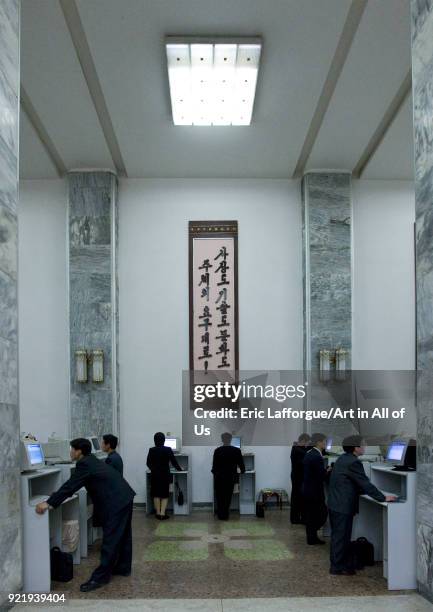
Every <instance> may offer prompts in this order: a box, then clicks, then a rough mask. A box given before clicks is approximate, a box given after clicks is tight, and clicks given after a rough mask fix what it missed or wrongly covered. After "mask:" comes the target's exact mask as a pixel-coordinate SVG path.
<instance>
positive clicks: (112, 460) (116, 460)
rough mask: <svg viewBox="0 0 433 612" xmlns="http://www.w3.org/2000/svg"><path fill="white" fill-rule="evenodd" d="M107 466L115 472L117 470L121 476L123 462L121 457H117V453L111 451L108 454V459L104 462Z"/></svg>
mask: <svg viewBox="0 0 433 612" xmlns="http://www.w3.org/2000/svg"><path fill="white" fill-rule="evenodd" d="M105 463H106V464H107V465H111V467H113V468H114V469H115V470H117V471H118V472H119V473H120V475H121V476H123V461H122V457H121V456H120V455H119V453H118V452H117V451H112V452H111V453H109V454H108V457H107V458H106V460H105Z"/></svg>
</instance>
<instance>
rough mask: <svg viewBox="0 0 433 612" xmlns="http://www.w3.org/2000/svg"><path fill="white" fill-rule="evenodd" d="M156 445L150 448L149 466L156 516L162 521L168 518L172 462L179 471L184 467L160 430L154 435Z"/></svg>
mask: <svg viewBox="0 0 433 612" xmlns="http://www.w3.org/2000/svg"><path fill="white" fill-rule="evenodd" d="M153 439H154V441H155V446H154V447H152V448H150V449H149V453H148V455H147V462H146V463H147V467H148V468H149V470H150V488H151V495H152V497H153V503H154V505H155V510H156V518H157V519H159V520H160V521H164V520H166V519H168V516H167V514H166V513H165V511H166V509H167V503H168V496H169V487H170V482H171V474H170V463H171V465H172V466H173V467H174V468H175V469H176V470H177V471H178V472H181V471H182V468H181V467H180V465H179V464H178V462H177V461H176V457H175V456H174V453H173V451H172V449H171V448H169V447H168V446H164V443H165V436H164V434H163V433H162V432H160V431H159V432H158V433H156V434H155V435H154V436H153Z"/></svg>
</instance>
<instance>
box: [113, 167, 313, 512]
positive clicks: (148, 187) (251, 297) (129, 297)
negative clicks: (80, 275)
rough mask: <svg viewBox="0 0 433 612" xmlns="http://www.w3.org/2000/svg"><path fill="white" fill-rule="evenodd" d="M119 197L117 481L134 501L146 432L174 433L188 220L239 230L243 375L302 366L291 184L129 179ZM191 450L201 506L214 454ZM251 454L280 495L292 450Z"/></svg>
mask: <svg viewBox="0 0 433 612" xmlns="http://www.w3.org/2000/svg"><path fill="white" fill-rule="evenodd" d="M119 197H120V219H119V223H120V240H119V279H120V305H119V307H120V347H119V356H120V367H121V370H120V371H121V375H120V393H121V436H122V452H123V455H124V459H125V463H126V476H127V478H128V479H129V481H130V482H131V484H132V486H133V487H134V488H135V490H136V491H137V493H138V497H137V501H143V500H144V482H145V458H146V452H147V448H148V447H149V445H151V444H153V441H152V440H153V434H154V432H155V431H164V432H166V431H170V432H172V433H176V434H179V435H180V434H181V426H182V421H181V418H182V412H181V409H182V407H181V389H182V370H184V369H187V368H188V364H189V353H188V342H189V336H188V246H187V245H188V221H189V220H197V219H228V220H229V219H236V220H238V222H239V320H240V327H239V357H240V367H241V369H251V370H253V369H261V368H264V369H299V368H300V367H301V365H302V266H301V245H302V237H301V206H300V187H299V183H296V182H290V181H283V180H280V181H273V180H253V181H251V180H250V181H246V180H139V179H137V180H131V179H128V180H122V181H121V182H120V193H119ZM261 317H263V318H264V319H265V321H266V323H265V324H261ZM188 450H189V451H190V452H191V455H192V458H193V465H192V470H193V499H194V501H195V502H206V501H210V499H211V476H210V466H211V449H208V448H206V447H201V448H198V447H194V448H190V449H188ZM255 451H256V463H257V472H258V473H257V486H258V487H259V488H260V487H263V486H282V487H285V488H288V485H289V473H290V461H289V448H288V447H287V448H283V447H277V448H272V449H270V448H269V447H267V448H266V447H262V448H260V447H258V448H256V449H255ZM271 454H272V462H270V460H269V458H270V455H271Z"/></svg>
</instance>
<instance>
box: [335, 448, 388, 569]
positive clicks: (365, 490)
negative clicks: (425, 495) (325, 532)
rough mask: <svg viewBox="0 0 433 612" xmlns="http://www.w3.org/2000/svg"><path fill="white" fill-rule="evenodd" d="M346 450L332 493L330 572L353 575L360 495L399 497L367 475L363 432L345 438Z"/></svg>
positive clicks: (339, 462) (380, 498) (380, 499)
mask: <svg viewBox="0 0 433 612" xmlns="http://www.w3.org/2000/svg"><path fill="white" fill-rule="evenodd" d="M343 450H344V454H343V455H341V456H340V457H339V458H338V459H337V461H336V462H335V464H334V467H333V468H332V472H331V478H330V483H329V493H328V508H329V519H330V522H331V567H330V570H329V571H330V573H331V574H337V575H345V576H351V575H353V574H355V573H356V572H355V569H354V568H353V567H352V561H351V558H350V541H351V537H352V524H353V517H354V516H355V514H357V513H358V510H359V496H360V495H363V494H365V495H370V497H372V498H373V499H376V500H377V501H379V502H384V501H387V502H392V501H395V499H396V498H395V496H394V495H384V494H383V493H382V492H381V491H379V489H378V488H377V487H375V486H374V484H372V483H371V482H370V480H369V479H368V478H367V476H366V474H365V471H364V466H363V465H362V463H361V461H360V460H359V457H361V456H362V455H363V454H364V446H363V440H362V437H361V436H348V437H347V438H345V439H344V440H343Z"/></svg>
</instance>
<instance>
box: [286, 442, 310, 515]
mask: <svg viewBox="0 0 433 612" xmlns="http://www.w3.org/2000/svg"><path fill="white" fill-rule="evenodd" d="M309 443H310V436H309V435H308V434H306V433H303V434H301V435H300V436H299V438H298V441H297V442H294V444H293V446H292V451H291V453H290V461H291V463H292V472H291V474H290V477H291V480H292V494H291V496H290V522H291V523H292V525H297V524H299V523H304V522H305V518H304V507H303V506H304V503H303V498H302V483H303V480H304V464H303V462H304V459H305V455H306V453H307V451H308V444H309Z"/></svg>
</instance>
